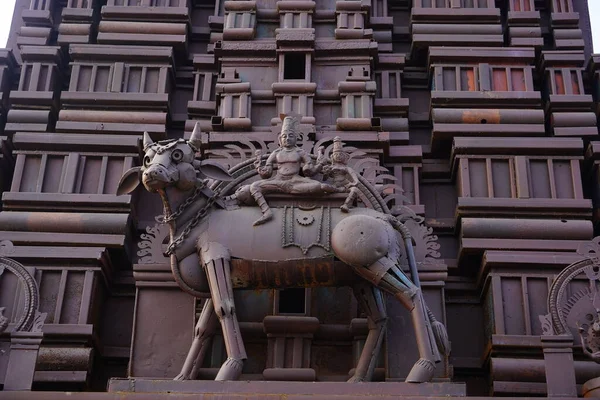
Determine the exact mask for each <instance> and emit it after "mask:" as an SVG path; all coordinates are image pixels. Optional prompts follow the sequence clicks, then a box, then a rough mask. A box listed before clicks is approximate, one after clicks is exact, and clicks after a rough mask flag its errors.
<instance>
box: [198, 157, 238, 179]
mask: <svg viewBox="0 0 600 400" xmlns="http://www.w3.org/2000/svg"><path fill="white" fill-rule="evenodd" d="M198 169H199V170H200V173H201V174H203V175H205V176H206V177H208V178H211V179H217V180H219V181H231V180H233V177H232V176H231V175H230V174H229V172H228V171H227V170H226V169H225V167H223V166H222V165H221V164H219V163H217V162H215V161H213V160H204V161H202V163H200V168H198Z"/></svg>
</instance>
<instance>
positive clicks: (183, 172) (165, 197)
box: [119, 117, 449, 383]
mask: <svg viewBox="0 0 600 400" xmlns="http://www.w3.org/2000/svg"><path fill="white" fill-rule="evenodd" d="M297 125H298V120H297V119H296V118H295V117H286V118H284V121H283V126H282V133H281V134H280V135H279V144H280V147H279V148H278V149H276V150H275V151H273V152H272V153H271V154H269V155H262V154H259V156H257V157H255V158H254V159H250V160H247V161H244V162H242V163H240V164H239V165H237V166H234V167H232V168H231V169H230V171H226V170H225V169H224V168H223V167H221V166H220V165H219V164H217V163H215V162H214V161H210V160H204V161H199V160H197V159H195V154H196V153H197V151H198V150H199V148H200V144H201V143H200V131H199V129H198V127H197V129H195V130H194V133H193V134H192V136H191V138H190V140H189V141H186V140H183V139H173V140H165V141H160V142H156V143H155V142H153V141H152V140H151V139H150V137H149V136H148V135H147V134H145V135H144V141H143V150H144V162H143V166H142V167H134V168H132V169H130V170H129V171H127V172H126V173H125V174H124V176H123V177H122V179H121V182H120V184H119V193H126V192H130V191H132V190H134V189H135V188H136V187H137V186H138V184H139V182H140V181H141V182H142V183H143V185H144V187H145V188H146V189H147V190H149V191H151V192H157V193H158V194H159V195H160V196H161V199H162V201H163V206H164V210H165V217H164V221H165V222H167V223H168V224H169V227H170V244H169V246H168V248H167V253H168V254H169V256H170V262H171V268H172V272H173V275H174V278H175V281H176V282H177V284H178V285H179V286H180V287H181V288H182V289H183V290H184V291H186V292H187V293H189V294H192V295H194V296H196V297H204V298H208V300H207V301H206V302H205V305H204V307H203V309H202V313H201V315H200V318H199V320H198V323H197V325H196V329H195V335H194V340H193V343H192V346H191V348H190V350H189V353H188V355H187V358H186V360H185V362H184V365H183V367H182V370H181V372H180V374H179V375H178V376H177V377H176V379H179V380H186V379H194V377H195V370H196V368H197V366H198V365H199V364H200V363H201V362H202V358H203V356H204V354H205V353H206V348H205V347H206V343H207V338H209V337H210V336H211V335H212V334H213V332H214V329H215V328H216V326H217V324H216V321H217V320H218V321H219V322H220V325H221V329H222V331H223V337H224V341H225V347H226V351H227V356H228V358H227V360H226V361H225V362H224V364H223V365H222V367H221V368H220V370H219V373H218V374H217V376H216V380H236V379H238V378H239V376H240V374H241V371H242V366H243V363H244V360H245V359H246V358H247V354H246V350H245V346H244V342H243V340H242V337H241V334H240V328H239V323H238V319H237V315H236V311H235V304H234V299H233V288H234V287H245V286H244V284H245V281H244V276H243V273H241V272H240V271H238V270H237V269H236V267H235V265H236V264H235V263H234V262H232V261H234V260H236V259H243V260H246V261H247V262H249V264H250V265H253V263H260V265H261V267H262V268H266V274H267V275H268V274H269V273H270V272H269V271H270V270H269V268H271V267H273V268H276V266H277V264H278V263H280V262H282V261H285V262H286V263H287V264H286V265H289V266H290V268H294V265H295V262H298V263H299V264H300V263H301V262H302V261H303V260H319V261H320V265H321V266H325V267H324V268H325V273H326V274H328V277H327V278H328V279H325V281H327V282H326V285H328V286H335V285H339V283H336V277H335V276H334V273H333V264H334V257H337V259H339V260H342V261H343V262H344V263H345V264H346V265H347V267H348V269H351V270H353V271H354V272H355V273H356V274H357V275H358V276H359V277H362V278H364V280H360V279H357V280H356V282H355V283H354V284H353V289H354V293H355V296H356V297H357V300H358V302H359V304H360V306H361V308H362V309H363V311H364V312H365V313H366V314H367V317H368V319H369V321H370V322H369V333H368V336H367V339H366V343H365V346H364V348H363V350H362V353H361V356H360V359H359V362H358V365H357V367H356V370H355V373H354V376H352V377H351V378H350V379H349V381H350V382H360V381H368V380H371V378H372V374H373V371H374V368H375V362H376V360H377V355H378V354H379V349H380V347H381V345H382V342H383V335H384V331H385V329H384V328H385V325H386V320H387V315H386V310H385V302H384V299H383V292H384V291H385V292H388V293H390V294H392V295H393V296H394V297H395V298H396V299H397V300H398V301H400V302H401V303H402V304H403V305H404V306H405V307H406V308H407V309H408V310H409V311H410V314H411V317H412V322H413V325H414V328H415V332H416V337H417V346H418V352H419V357H420V358H419V360H418V361H417V362H416V363H415V364H414V366H413V368H412V369H411V371H410V373H409V375H408V377H407V378H406V381H407V382H417V383H418V382H428V381H430V380H431V379H432V378H433V374H434V369H435V364H436V363H438V362H440V361H441V360H442V358H443V356H445V355H446V354H447V353H448V348H449V343H448V338H447V334H446V329H445V327H444V325H443V324H442V323H441V322H439V321H437V320H436V319H435V317H434V316H433V313H432V312H431V311H430V310H429V309H428V307H427V306H426V305H425V302H424V300H423V296H422V292H421V288H420V285H419V279H418V272H417V263H416V261H415V254H414V249H413V244H412V239H411V231H410V230H409V229H408V228H407V226H406V225H405V224H404V223H403V222H401V221H400V220H399V219H397V218H395V217H394V216H392V215H391V214H390V212H389V209H387V206H383V207H379V210H374V209H369V208H363V207H356V208H352V209H350V204H351V203H352V202H353V201H354V199H355V198H356V197H358V196H359V194H360V195H361V196H362V197H363V198H366V199H368V198H371V199H374V203H377V202H378V201H379V203H378V204H385V203H384V202H383V200H382V199H381V197H380V196H379V194H378V193H377V191H376V190H375V188H374V187H373V186H372V185H371V184H369V183H368V182H367V181H366V180H364V179H362V181H361V182H359V180H361V178H359V177H358V176H357V174H356V173H355V172H354V171H351V170H350V167H348V166H347V164H346V163H347V158H348V157H347V155H344V154H343V153H344V152H343V148H342V144H341V142H340V141H339V139H337V140H336V142H335V143H336V144H335V149H334V151H333V155H332V156H331V160H329V159H328V158H327V157H325V156H323V155H321V157H319V158H320V159H319V160H315V159H316V158H317V156H314V155H309V154H307V153H305V152H304V151H303V150H301V149H300V148H296V147H295V146H296V135H297ZM263 158H266V163H265V164H262V159H263ZM315 161H317V162H316V165H315ZM275 167H277V168H278V169H277V172H276V173H275V175H274V177H273V178H270V179H269V177H270V176H273V175H272V174H273V172H274V169H275ZM301 169H302V171H303V172H304V173H305V174H307V175H311V174H312V176H313V177H314V178H312V177H311V178H309V177H303V176H301V175H300V170H301ZM320 170H322V171H323V172H324V176H326V177H333V184H329V183H326V182H323V181H319V180H318V179H316V176H315V175H316V174H317V172H318V171H320ZM257 175H259V176H260V177H261V178H267V179H261V180H257V181H255V183H252V184H250V185H248V184H246V185H245V186H241V188H240V184H242V183H245V182H246V181H247V180H248V179H251V178H253V177H256V176H257ZM207 178H209V179H207ZM359 183H360V185H361V188H362V190H361V191H360V193H359V190H358V186H359V185H358V184H359ZM236 189H237V191H236ZM234 192H235V194H234ZM336 192H345V193H348V192H349V195H348V196H347V198H346V199H345V200H344V202H343V204H342V205H341V207H342V210H340V207H335V208H334V207H330V206H329V205H328V204H327V202H325V203H323V204H321V205H320V204H319V202H320V201H321V200H323V201H325V200H327V201H329V202H335V201H336V199H335V198H329V197H328V196H330V194H332V193H336ZM270 193H283V194H285V195H287V196H292V198H293V199H297V200H298V201H300V202H301V203H302V204H304V205H303V206H293V205H292V204H286V205H284V206H283V207H274V206H271V207H270V206H269V205H267V199H265V197H264V195H265V194H270ZM249 194H250V195H251V196H252V197H253V198H254V199H256V200H257V203H258V205H259V207H256V206H246V205H245V202H246V201H247V200H248V199H249V196H248V195H249ZM306 194H308V195H310V196H305V197H303V195H306ZM315 194H319V195H320V196H319V197H318V198H317V197H315V196H314V195H315ZM377 198H379V200H377ZM232 200H233V201H232ZM290 201H292V200H290ZM232 203H239V204H232ZM308 203H311V204H314V205H312V206H307V205H306V204H308ZM257 214H258V216H259V217H260V219H259V220H256V217H257ZM257 225H258V226H257ZM233 226H235V229H232V227H233ZM282 227H283V228H282ZM304 228H306V229H309V230H311V232H312V233H311V235H312V236H311V237H312V239H310V238H309V239H308V243H301V244H300V243H295V239H294V232H295V231H296V230H297V229H304ZM305 236H306V235H305ZM309 236H310V235H309ZM311 240H312V242H311ZM403 255H404V256H405V257H406V259H407V260H408V266H409V268H410V272H411V275H412V280H411V279H410V278H409V277H408V276H407V275H406V273H405V272H404V271H403V270H402V266H401V265H400V259H401V257H402V256H403ZM201 267H202V268H201ZM202 269H203V270H204V272H203V271H202ZM269 281H270V282H271V281H273V282H274V281H276V279H273V280H269ZM323 283H324V282H306V281H303V282H302V281H301V279H300V278H298V281H292V282H286V283H279V284H272V285H271V287H273V288H283V287H304V286H307V285H308V286H310V285H312V286H316V285H323Z"/></svg>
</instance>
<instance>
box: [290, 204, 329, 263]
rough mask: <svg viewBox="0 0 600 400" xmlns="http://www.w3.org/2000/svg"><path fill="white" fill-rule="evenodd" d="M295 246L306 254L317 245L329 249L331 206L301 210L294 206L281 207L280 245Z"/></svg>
mask: <svg viewBox="0 0 600 400" xmlns="http://www.w3.org/2000/svg"><path fill="white" fill-rule="evenodd" d="M290 246H295V247H298V248H300V250H302V254H307V253H308V251H309V250H310V249H311V248H312V247H313V246H317V247H320V248H322V249H323V250H325V251H327V252H330V251H331V207H319V208H318V209H316V210H302V209H301V208H298V207H294V206H291V207H290V206H285V207H284V208H283V221H282V233H281V247H283V248H286V247H290Z"/></svg>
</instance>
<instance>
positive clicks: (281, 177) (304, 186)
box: [239, 116, 339, 225]
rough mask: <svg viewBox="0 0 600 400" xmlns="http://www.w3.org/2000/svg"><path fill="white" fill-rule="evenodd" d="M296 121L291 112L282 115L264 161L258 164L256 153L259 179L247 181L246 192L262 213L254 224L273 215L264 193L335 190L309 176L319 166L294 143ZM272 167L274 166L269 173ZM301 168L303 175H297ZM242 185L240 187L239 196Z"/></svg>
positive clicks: (242, 189)
mask: <svg viewBox="0 0 600 400" xmlns="http://www.w3.org/2000/svg"><path fill="white" fill-rule="evenodd" d="M298 123H299V121H298V119H297V118H296V117H295V116H287V117H285V118H284V119H283V124H282V126H281V133H280V134H279V136H278V139H279V148H277V149H276V150H275V151H273V152H272V153H271V154H270V155H269V158H267V161H266V163H265V165H262V163H261V161H260V157H259V158H258V159H257V162H256V165H255V166H256V169H257V171H258V174H259V175H260V176H261V178H262V179H261V180H258V181H256V182H254V183H252V184H251V185H250V194H251V195H252V197H253V198H254V200H255V201H256V203H257V204H258V206H259V207H260V210H261V211H262V217H261V218H259V219H258V220H256V221H255V222H254V225H260V224H263V223H265V222H267V221H269V220H270V219H272V218H273V212H272V211H271V209H270V207H269V205H268V203H267V201H266V200H265V197H264V195H265V194H268V193H287V194H324V193H335V192H338V191H339V190H338V189H337V188H336V187H334V186H332V185H329V184H326V183H322V182H319V181H316V180H314V179H311V178H309V176H313V175H314V174H316V173H318V172H320V169H321V167H322V166H321V165H320V164H317V165H315V164H314V163H313V161H312V159H311V157H310V155H309V154H307V153H306V152H305V151H304V150H302V149H301V148H299V147H296V143H297V140H298V138H297V127H298ZM275 167H277V170H276V172H275V175H274V176H273V172H274V169H275ZM301 170H302V172H303V173H304V175H306V176H301V175H300V171H301ZM246 189H247V188H241V189H240V191H239V192H240V193H239V194H240V196H241V192H243V191H244V190H246Z"/></svg>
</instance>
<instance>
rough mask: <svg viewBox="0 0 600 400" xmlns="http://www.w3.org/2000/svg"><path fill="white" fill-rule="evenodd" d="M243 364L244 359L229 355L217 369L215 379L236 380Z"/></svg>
mask: <svg viewBox="0 0 600 400" xmlns="http://www.w3.org/2000/svg"><path fill="white" fill-rule="evenodd" d="M243 366H244V360H238V359H236V358H231V357H229V358H228V359H227V360H225V362H224V363H223V365H222V366H221V369H219V373H218V374H217V377H216V378H215V381H237V380H238V378H239V377H240V375H241V374H242V367H243Z"/></svg>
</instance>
